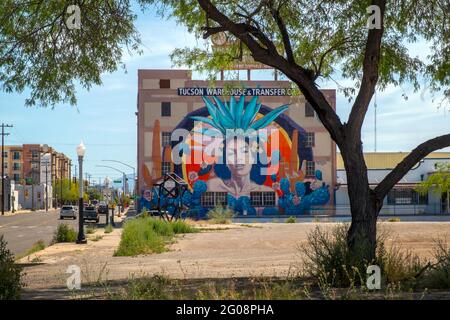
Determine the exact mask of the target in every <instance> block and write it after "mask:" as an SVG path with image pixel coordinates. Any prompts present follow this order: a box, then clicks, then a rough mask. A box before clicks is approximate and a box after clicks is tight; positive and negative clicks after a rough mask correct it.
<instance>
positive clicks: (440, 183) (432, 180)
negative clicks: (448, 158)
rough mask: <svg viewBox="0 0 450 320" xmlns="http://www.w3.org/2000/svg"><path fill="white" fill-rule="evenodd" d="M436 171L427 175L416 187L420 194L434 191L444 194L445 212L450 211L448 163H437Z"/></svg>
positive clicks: (449, 168)
mask: <svg viewBox="0 0 450 320" xmlns="http://www.w3.org/2000/svg"><path fill="white" fill-rule="evenodd" d="M436 169H437V170H436V172H434V173H433V174H431V175H429V176H428V177H427V179H426V180H425V181H423V182H422V183H421V184H420V185H419V186H418V187H417V191H418V192H419V193H420V194H423V195H426V194H427V193H428V192H435V193H438V194H439V197H441V196H442V194H445V195H446V198H447V203H446V210H445V211H446V212H447V213H449V212H450V163H437V164H436Z"/></svg>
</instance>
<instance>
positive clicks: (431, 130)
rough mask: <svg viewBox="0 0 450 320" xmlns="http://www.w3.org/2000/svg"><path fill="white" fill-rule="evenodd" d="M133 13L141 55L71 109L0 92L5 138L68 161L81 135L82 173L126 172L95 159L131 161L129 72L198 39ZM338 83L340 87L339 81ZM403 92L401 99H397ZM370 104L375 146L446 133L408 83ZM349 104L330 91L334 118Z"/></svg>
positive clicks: (133, 89) (445, 123) (442, 118)
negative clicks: (61, 154) (39, 105)
mask: <svg viewBox="0 0 450 320" xmlns="http://www.w3.org/2000/svg"><path fill="white" fill-rule="evenodd" d="M136 12H137V13H138V18H137V21H136V26H137V29H138V31H139V32H140V33H141V38H142V43H143V47H142V49H143V54H142V55H134V56H129V55H128V54H126V55H124V62H125V64H126V72H124V71H123V70H119V71H117V72H114V73H112V74H104V75H103V77H102V80H103V85H102V86H95V87H93V88H91V90H90V91H87V90H84V89H82V88H79V89H78V91H77V99H78V104H77V106H76V107H73V106H70V105H69V104H58V105H56V106H55V107H54V108H53V109H52V108H30V107H25V99H26V98H27V97H28V92H27V91H24V92H23V93H11V94H8V93H4V92H1V91H0V122H3V123H6V124H12V125H13V126H14V127H13V128H11V129H8V131H7V132H9V133H10V135H9V136H7V137H6V140H5V143H6V144H24V143H37V144H48V145H50V146H52V147H54V148H55V149H56V150H57V151H59V152H64V153H65V154H66V155H68V156H69V157H71V158H72V159H73V160H74V161H73V163H74V164H75V163H76V151H75V148H76V146H77V145H78V144H79V143H80V141H81V140H83V141H84V144H85V145H86V148H87V150H86V156H85V162H84V168H85V170H84V171H85V172H88V173H89V174H91V175H92V179H93V180H95V181H98V180H99V179H102V180H103V179H104V178H105V177H106V176H108V177H110V178H117V177H120V174H119V173H117V172H116V171H114V170H112V169H107V168H101V167H97V166H98V165H108V166H113V167H116V168H118V169H120V170H123V171H125V172H127V173H130V174H131V172H132V170H131V169H129V168H127V167H126V166H122V165H120V164H116V163H107V162H104V161H102V160H108V159H114V160H119V161H122V162H125V163H127V164H129V165H131V166H133V167H136V154H137V138H136V116H135V112H136V111H137V110H136V103H137V101H136V96H137V70H138V69H153V68H154V69H169V68H172V67H173V66H172V63H171V61H170V57H169V54H170V53H171V52H172V51H173V50H174V49H175V48H181V47H185V46H192V45H193V44H194V45H196V44H198V42H197V40H196V39H195V37H194V36H193V35H192V34H189V33H188V32H187V30H186V29H185V28H184V27H183V26H180V25H177V24H176V23H175V21H173V20H167V19H163V18H160V17H158V16H156V15H155V14H154V13H153V12H152V11H151V10H147V11H146V12H145V13H142V12H140V11H138V10H136ZM411 50H413V53H415V54H418V55H425V54H426V52H427V51H428V48H427V46H426V45H425V44H423V43H421V44H418V45H416V46H415V47H412V48H411ZM194 78H196V79H200V78H201V75H199V74H196V73H194ZM338 81H340V80H339V79H338ZM340 83H341V84H344V85H345V84H346V81H345V80H343V81H342V82H340ZM320 86H321V88H324V89H325V88H327V89H336V88H337V85H336V83H334V82H333V81H322V82H321V83H320ZM403 93H406V94H407V95H408V100H405V99H404V98H403V97H402V94H403ZM377 106H378V107H377V115H378V116H377V132H378V134H377V151H394V152H397V151H410V150H411V149H413V148H414V147H415V146H417V145H418V144H419V143H421V142H423V141H426V140H427V139H430V138H433V137H435V136H438V135H442V134H446V133H448V132H449V128H450V125H449V123H450V113H449V112H450V110H448V109H447V110H445V109H444V108H438V107H437V103H436V102H434V103H433V102H432V101H431V97H430V96H429V95H427V94H425V95H423V92H417V93H414V92H413V91H412V89H411V88H410V86H408V85H406V86H403V87H394V86H391V87H388V88H387V89H386V90H385V91H384V92H378V93H377ZM350 108H351V104H350V103H349V102H348V100H347V98H345V97H344V96H343V94H342V93H338V94H337V113H338V115H339V117H340V118H341V120H342V121H346V119H347V118H348V115H349V113H350ZM362 139H363V145H364V151H367V152H368V151H374V140H375V139H374V106H373V103H371V105H370V109H369V112H368V114H367V117H366V119H365V122H364V126H363V132H362ZM446 151H450V150H449V149H448V148H447V149H446Z"/></svg>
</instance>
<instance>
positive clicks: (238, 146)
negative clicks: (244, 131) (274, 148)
mask: <svg viewBox="0 0 450 320" xmlns="http://www.w3.org/2000/svg"><path fill="white" fill-rule="evenodd" d="M226 163H227V165H228V168H229V169H230V171H231V175H232V176H237V177H243V176H247V175H249V174H250V171H251V170H252V165H253V164H254V163H255V157H254V155H253V153H252V151H251V150H250V145H249V143H247V142H246V141H245V140H244V139H235V140H234V141H229V142H228V143H227V148H226Z"/></svg>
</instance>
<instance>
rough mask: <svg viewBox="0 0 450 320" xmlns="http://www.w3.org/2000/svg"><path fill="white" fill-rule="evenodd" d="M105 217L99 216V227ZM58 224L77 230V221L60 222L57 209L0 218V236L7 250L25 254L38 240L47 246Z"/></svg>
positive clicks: (102, 224) (103, 222)
mask: <svg viewBox="0 0 450 320" xmlns="http://www.w3.org/2000/svg"><path fill="white" fill-rule="evenodd" d="M105 216H106V215H104V214H101V215H100V222H99V226H104V224H105ZM60 223H66V224H68V225H70V226H72V227H73V228H74V229H75V230H78V219H77V220H70V219H66V220H60V219H59V209H58V210H49V212H41V211H39V212H33V213H24V214H17V215H14V216H9V217H2V216H0V235H3V236H4V237H5V240H6V241H7V242H8V244H7V247H8V249H9V250H10V251H11V252H12V253H14V254H16V255H18V254H22V253H25V252H26V251H27V250H28V249H30V248H31V247H32V246H33V244H35V243H36V242H37V241H39V240H43V241H44V242H45V243H46V244H49V243H50V242H51V240H52V239H53V234H54V232H55V230H56V228H57V227H58V224H60ZM86 224H88V223H86Z"/></svg>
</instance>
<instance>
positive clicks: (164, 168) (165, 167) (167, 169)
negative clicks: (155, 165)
mask: <svg viewBox="0 0 450 320" xmlns="http://www.w3.org/2000/svg"><path fill="white" fill-rule="evenodd" d="M161 169H162V175H165V174H166V173H169V172H170V171H171V170H172V163H171V162H163V163H162V168H161Z"/></svg>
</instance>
